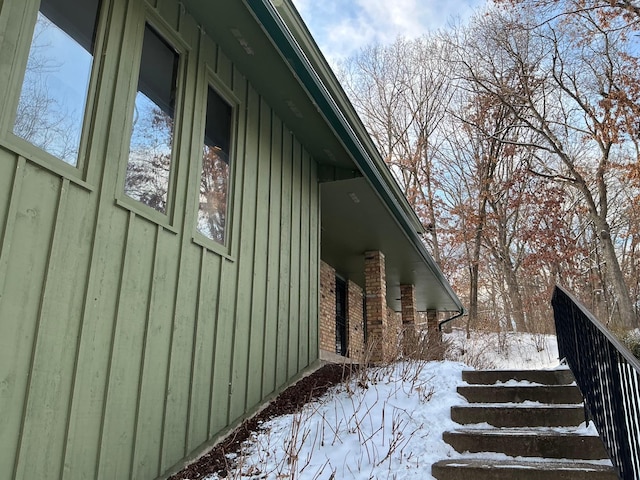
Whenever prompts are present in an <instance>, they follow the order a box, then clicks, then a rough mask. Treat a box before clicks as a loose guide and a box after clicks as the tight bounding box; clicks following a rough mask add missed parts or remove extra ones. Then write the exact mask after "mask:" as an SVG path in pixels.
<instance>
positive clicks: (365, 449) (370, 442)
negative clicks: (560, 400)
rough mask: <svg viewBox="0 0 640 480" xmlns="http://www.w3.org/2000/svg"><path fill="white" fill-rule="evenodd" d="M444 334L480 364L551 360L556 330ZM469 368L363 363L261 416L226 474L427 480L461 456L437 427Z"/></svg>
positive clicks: (446, 418)
mask: <svg viewBox="0 0 640 480" xmlns="http://www.w3.org/2000/svg"><path fill="white" fill-rule="evenodd" d="M503 335H504V334H503ZM445 338H446V339H448V340H449V341H451V342H452V344H453V347H452V352H453V353H454V355H457V356H459V357H460V358H462V359H468V360H470V363H476V365H473V366H478V367H479V368H486V363H491V364H492V365H493V366H494V367H496V368H514V369H534V368H554V367H556V366H557V365H558V360H557V346H556V343H555V337H550V336H547V337H542V338H539V337H538V338H534V336H531V335H516V334H509V335H508V336H507V338H506V340H505V338H502V337H500V338H498V335H497V334H486V333H484V334H474V336H473V337H472V339H470V340H467V339H466V338H465V336H464V334H462V333H461V332H459V331H454V332H453V333H451V334H447V335H446V336H445ZM541 347H543V348H541ZM483 362H484V363H485V365H481V364H482V363H483ZM468 368H469V366H467V365H465V364H464V363H461V362H460V361H451V360H448V361H442V362H425V361H415V360H412V361H407V362H399V363H396V364H393V365H390V366H388V367H379V368H373V369H367V370H363V371H361V373H359V374H358V375H357V376H356V377H355V378H352V379H351V381H350V382H349V383H348V384H345V385H340V386H338V387H336V388H334V390H332V391H331V392H330V393H329V394H327V395H326V396H325V397H323V398H322V399H321V400H320V401H318V402H314V403H311V404H308V405H307V406H306V407H305V408H304V409H303V410H302V411H301V412H299V413H297V414H294V415H285V416H282V417H278V418H275V419H273V420H271V421H269V422H267V423H265V424H263V425H262V429H261V430H260V431H259V432H256V433H255V434H254V436H253V438H252V440H251V441H250V442H248V443H247V444H246V445H245V446H244V450H243V452H242V453H241V454H239V455H238V456H237V457H236V458H235V460H236V462H237V465H238V468H237V470H236V471H235V472H234V473H233V474H232V475H231V476H230V477H228V478H236V479H291V480H293V479H298V480H306V479H309V480H327V479H354V480H355V479H358V480H359V479H363V480H369V479H387V478H388V479H398V480H400V479H403V480H404V479H407V480H408V479H416V480H417V479H420V480H431V479H433V477H432V476H431V474H430V473H431V464H432V463H434V462H436V461H438V460H442V459H446V458H457V457H459V456H460V454H458V453H457V452H455V450H453V449H452V448H451V447H450V446H449V445H447V444H446V443H444V442H443V441H442V433H443V432H444V431H445V430H449V429H452V428H455V426H456V424H455V423H454V422H453V421H452V420H451V418H450V414H449V411H450V407H451V405H454V404H458V403H462V402H464V399H463V398H462V397H461V396H459V395H458V394H457V393H456V387H457V386H458V385H460V384H461V383H462V380H461V374H460V372H461V371H462V370H463V369H468ZM207 478H208V479H210V480H213V479H216V478H218V477H216V476H209V477H207Z"/></svg>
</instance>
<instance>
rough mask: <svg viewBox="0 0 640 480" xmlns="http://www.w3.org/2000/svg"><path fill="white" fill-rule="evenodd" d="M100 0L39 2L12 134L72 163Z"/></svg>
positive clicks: (77, 144) (75, 153) (83, 103)
mask: <svg viewBox="0 0 640 480" xmlns="http://www.w3.org/2000/svg"><path fill="white" fill-rule="evenodd" d="M99 7H100V0H85V1H83V2H74V1H73V0H42V2H41V4H40V11H39V12H38V18H37V21H36V27H35V30H34V32H33V38H32V40H31V49H30V50H29V58H28V60H27V69H26V71H25V76H24V81H23V84H22V90H21V93H20V100H19V102H18V109H17V111H16V118H15V122H14V125H13V133H14V134H16V135H17V136H19V137H21V138H23V139H25V140H27V141H28V142H30V143H32V144H34V145H36V146H37V147H40V148H42V149H43V150H45V151H47V152H49V153H50V154H52V155H54V156H56V157H58V158H60V159H61V160H64V161H65V162H67V163H69V164H71V165H76V164H77V162H78V149H79V147H80V136H81V133H82V121H83V116H84V111H85V106H86V100H87V93H88V90H89V77H90V75H91V65H92V63H93V49H94V39H95V30H96V23H97V17H98V10H99Z"/></svg>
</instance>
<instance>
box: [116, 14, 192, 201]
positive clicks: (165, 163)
mask: <svg viewBox="0 0 640 480" xmlns="http://www.w3.org/2000/svg"><path fill="white" fill-rule="evenodd" d="M179 60H180V56H179V54H178V53H177V52H176V50H175V49H174V48H173V47H172V46H171V45H169V43H167V42H166V41H165V40H164V39H163V38H162V37H160V35H158V33H156V31H155V30H153V28H151V27H150V26H149V25H147V26H146V27H145V31H144V40H143V43H142V59H141V62H140V74H139V77H138V91H137V93H136V100H135V107H134V112H133V127H132V131H131V142H130V145H129V161H128V163H127V173H126V178H125V185H124V191H125V193H126V194H127V195H128V196H129V197H131V198H133V199H135V200H138V201H139V202H142V203H144V204H145V205H148V206H149V207H151V208H153V209H155V210H157V211H159V212H161V213H167V200H168V195H169V185H170V181H169V180H170V174H171V163H172V151H173V137H174V121H175V104H176V91H177V78H178V65H179Z"/></svg>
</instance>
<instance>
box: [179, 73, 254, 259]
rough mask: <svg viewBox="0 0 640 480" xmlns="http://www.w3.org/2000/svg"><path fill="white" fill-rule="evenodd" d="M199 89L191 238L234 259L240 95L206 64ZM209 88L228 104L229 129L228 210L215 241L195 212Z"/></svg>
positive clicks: (198, 191)
mask: <svg viewBox="0 0 640 480" xmlns="http://www.w3.org/2000/svg"><path fill="white" fill-rule="evenodd" d="M201 85H202V87H201V92H200V94H199V95H198V98H199V100H200V105H201V109H200V111H199V112H198V120H199V122H200V128H199V129H198V140H199V143H198V148H197V149H196V148H194V150H195V151H196V154H197V158H196V159H195V162H194V163H193V165H194V170H195V172H196V175H195V176H194V177H195V180H194V181H193V182H192V184H193V185H194V191H190V192H188V194H189V195H190V196H191V197H192V198H195V202H194V208H193V211H192V212H191V215H192V218H193V220H194V221H193V230H192V241H193V242H194V243H195V244H197V245H199V246H201V247H204V248H206V249H207V250H210V251H212V252H214V253H217V254H218V255H220V256H223V257H225V258H226V259H227V260H231V261H234V260H235V259H234V258H233V256H232V255H231V247H232V241H233V230H234V228H233V223H234V222H233V219H234V210H235V208H234V207H235V205H234V204H235V201H234V200H235V198H234V197H235V190H236V171H237V166H238V159H237V157H236V152H237V140H238V118H239V115H238V112H239V111H240V108H241V106H242V102H241V101H240V99H239V98H238V97H237V96H236V95H235V94H234V93H233V91H232V90H231V89H229V87H227V86H226V85H225V84H224V83H223V82H222V81H221V80H220V79H219V78H218V77H217V75H216V74H215V73H214V72H213V71H212V70H211V69H210V68H209V67H206V73H205V75H204V79H203V80H202V82H201ZM209 88H211V90H213V91H214V92H216V93H217V94H218V95H219V96H220V98H222V100H224V101H225V102H226V103H227V104H228V105H229V107H231V128H230V132H229V137H230V138H229V155H228V157H229V179H228V187H227V199H226V200H227V201H226V203H227V205H226V206H227V211H226V212H225V235H224V243H220V242H217V241H216V240H213V239H212V238H209V237H207V236H206V235H204V234H203V233H201V232H200V231H199V230H198V214H199V210H200V181H201V178H202V162H203V148H204V138H205V128H206V123H207V100H208V93H209Z"/></svg>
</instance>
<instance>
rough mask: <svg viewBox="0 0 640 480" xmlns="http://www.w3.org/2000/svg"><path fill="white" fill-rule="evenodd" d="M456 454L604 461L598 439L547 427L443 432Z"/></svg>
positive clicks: (603, 450)
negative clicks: (497, 454) (489, 453)
mask: <svg viewBox="0 0 640 480" xmlns="http://www.w3.org/2000/svg"><path fill="white" fill-rule="evenodd" d="M442 437H443V439H444V441H445V442H447V443H448V444H449V445H451V446H452V447H453V448H454V449H455V450H456V451H457V452H460V453H464V452H470V453H478V452H499V453H504V454H505V455H508V456H510V457H545V458H572V459H580V460H603V459H607V458H608V456H607V453H606V452H605V449H604V446H603V445H602V441H601V440H600V437H597V436H593V435H582V434H580V433H574V432H570V431H562V430H560V431H558V430H553V429H550V428H536V429H534V428H527V429H521V428H500V429H497V428H491V429H490V428H482V429H477V428H466V429H464V428H463V429H457V430H453V431H450V432H444V434H443V436H442Z"/></svg>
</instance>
